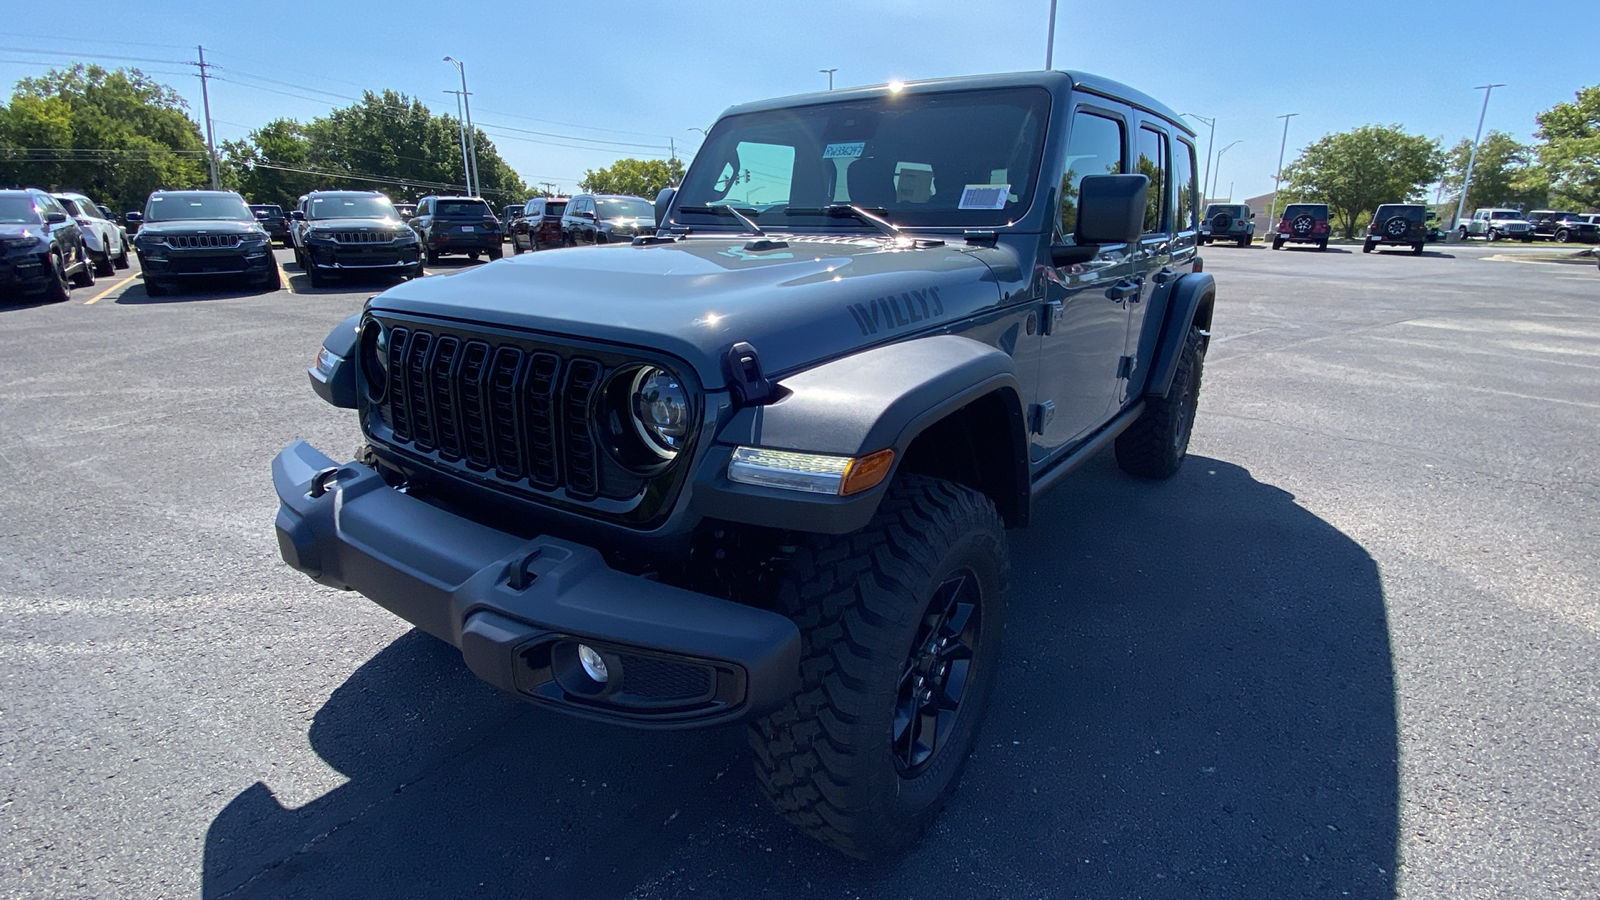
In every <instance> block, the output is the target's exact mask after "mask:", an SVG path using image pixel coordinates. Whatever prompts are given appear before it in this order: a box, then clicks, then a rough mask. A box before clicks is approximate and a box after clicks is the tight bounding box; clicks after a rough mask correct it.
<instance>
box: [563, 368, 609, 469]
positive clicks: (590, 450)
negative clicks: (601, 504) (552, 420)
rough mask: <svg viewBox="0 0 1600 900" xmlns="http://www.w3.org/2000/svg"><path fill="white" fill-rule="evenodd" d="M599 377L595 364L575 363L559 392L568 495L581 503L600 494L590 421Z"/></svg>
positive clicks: (568, 369)
mask: <svg viewBox="0 0 1600 900" xmlns="http://www.w3.org/2000/svg"><path fill="white" fill-rule="evenodd" d="M600 373H601V366H600V364H599V363H598V362H595V361H594V360H592V359H574V360H572V361H570V362H569V363H568V364H567V377H566V383H565V384H564V385H563V387H562V390H561V412H562V417H561V418H562V426H563V429H562V430H563V431H564V432H565V437H566V440H565V442H564V449H565V450H566V456H567V492H568V493H570V494H572V495H573V496H574V497H577V498H579V499H584V500H587V499H592V498H593V497H595V496H596V495H597V494H599V492H600V471H599V470H600V466H599V460H598V459H596V458H595V449H596V448H595V441H594V429H593V422H591V421H590V419H591V413H590V407H591V405H592V401H593V399H594V392H595V389H596V387H598V385H599V382H600Z"/></svg>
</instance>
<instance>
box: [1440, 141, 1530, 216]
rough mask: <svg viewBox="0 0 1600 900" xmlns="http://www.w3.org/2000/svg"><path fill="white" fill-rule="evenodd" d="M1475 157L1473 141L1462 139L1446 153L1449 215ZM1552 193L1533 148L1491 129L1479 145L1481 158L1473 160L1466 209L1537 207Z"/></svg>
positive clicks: (1468, 210)
mask: <svg viewBox="0 0 1600 900" xmlns="http://www.w3.org/2000/svg"><path fill="white" fill-rule="evenodd" d="M1471 157H1472V141H1470V140H1468V139H1466V138H1462V139H1461V142H1460V143H1458V144H1456V145H1455V146H1454V147H1452V148H1450V151H1449V152H1448V153H1446V154H1445V172H1444V177H1443V178H1441V179H1440V183H1441V184H1442V185H1443V186H1444V190H1445V193H1447V194H1449V195H1450V196H1451V197H1452V202H1451V204H1450V214H1451V215H1452V216H1453V215H1455V209H1456V201H1459V200H1460V199H1461V183H1462V181H1463V179H1464V178H1465V176H1466V172H1467V163H1468V161H1469V160H1470V159H1471ZM1549 193H1550V186H1549V183H1548V182H1547V181H1546V180H1545V177H1544V173H1543V171H1542V170H1541V169H1540V168H1539V167H1538V166H1537V165H1536V164H1535V162H1534V152H1533V148H1532V147H1529V146H1527V145H1526V144H1521V143H1518V142H1517V141H1516V139H1514V138H1513V137H1511V135H1509V134H1506V133H1505V132H1503V131H1491V132H1489V133H1488V134H1487V135H1485V136H1484V138H1483V141H1482V142H1481V143H1480V144H1479V145H1478V158H1477V160H1476V161H1475V162H1473V163H1472V187H1471V188H1470V189H1469V190H1468V192H1467V205H1466V208H1467V212H1468V214H1469V215H1470V214H1471V211H1472V210H1474V209H1477V208H1478V207H1480V206H1515V207H1535V206H1541V205H1543V204H1544V203H1545V202H1546V199H1547V197H1548V195H1549Z"/></svg>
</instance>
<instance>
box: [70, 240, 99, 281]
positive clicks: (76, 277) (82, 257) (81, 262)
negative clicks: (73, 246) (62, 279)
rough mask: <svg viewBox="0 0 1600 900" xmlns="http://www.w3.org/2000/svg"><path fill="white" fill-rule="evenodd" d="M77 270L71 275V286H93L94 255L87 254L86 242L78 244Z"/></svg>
mask: <svg viewBox="0 0 1600 900" xmlns="http://www.w3.org/2000/svg"><path fill="white" fill-rule="evenodd" d="M78 256H79V259H78V271H77V272H76V273H74V274H73V276H72V286H73V287H94V257H92V256H90V255H89V246H88V245H87V244H79V245H78Z"/></svg>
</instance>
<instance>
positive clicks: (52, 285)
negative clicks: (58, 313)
mask: <svg viewBox="0 0 1600 900" xmlns="http://www.w3.org/2000/svg"><path fill="white" fill-rule="evenodd" d="M71 296H72V285H71V284H70V283H68V281H67V263H66V260H64V259H62V258H61V254H59V253H52V254H50V280H49V281H48V282H46V283H45V287H44V298H45V299H46V300H49V301H51V302H53V303H61V302H63V301H65V300H66V299H67V298H68V297H71Z"/></svg>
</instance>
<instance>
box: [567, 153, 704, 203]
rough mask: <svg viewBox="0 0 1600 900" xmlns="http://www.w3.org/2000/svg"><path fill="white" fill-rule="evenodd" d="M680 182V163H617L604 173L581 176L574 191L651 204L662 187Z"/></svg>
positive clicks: (681, 174) (644, 161) (656, 160)
mask: <svg viewBox="0 0 1600 900" xmlns="http://www.w3.org/2000/svg"><path fill="white" fill-rule="evenodd" d="M682 180H683V160H680V159H619V160H617V161H616V162H614V163H612V164H611V165H609V166H607V167H606V168H604V169H600V170H599V171H595V170H593V169H590V170H588V171H586V172H584V173H583V180H582V181H580V182H578V187H580V188H583V189H584V190H585V191H589V192H591V193H595V194H632V195H633V196H635V197H644V198H645V199H647V200H654V199H655V196H656V194H658V193H660V192H661V189H662V188H664V187H671V186H672V185H675V184H677V183H679V182H680V181H682Z"/></svg>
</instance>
